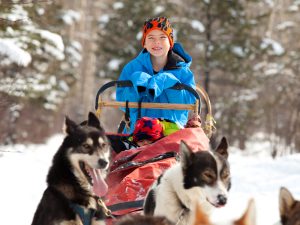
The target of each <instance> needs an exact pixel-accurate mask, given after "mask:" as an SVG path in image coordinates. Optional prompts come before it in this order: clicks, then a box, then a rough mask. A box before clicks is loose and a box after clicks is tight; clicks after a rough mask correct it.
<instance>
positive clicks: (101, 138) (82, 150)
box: [32, 113, 110, 225]
mask: <svg viewBox="0 0 300 225" xmlns="http://www.w3.org/2000/svg"><path fill="white" fill-rule="evenodd" d="M64 130H65V133H66V137H65V139H64V140H63V143H62V145H61V146H60V148H59V149H58V151H57V152H56V154H55V155H54V158H53V161H52V166H51V168H50V170H49V172H48V176H47V184H48V187H47V189H46V190H45V192H44V194H43V197H42V199H41V201H40V203H39V205H38V207H37V209H36V212H35V214H34V218H33V221H32V225H71V224H72V225H82V224H91V225H100V224H105V223H104V219H105V210H104V208H103V207H102V206H101V204H98V200H99V196H103V195H104V194H105V193H106V192H107V184H106V183H105V181H104V178H105V177H106V174H107V170H108V167H109V160H110V147H109V143H108V140H107V138H106V136H105V133H104V130H103V129H102V127H101V126H100V122H99V120H98V118H97V117H96V116H95V115H94V114H93V113H89V117H88V120H87V121H86V123H85V124H80V125H77V124H76V123H75V122H73V121H72V120H70V119H69V118H68V117H66V119H65V124H64Z"/></svg>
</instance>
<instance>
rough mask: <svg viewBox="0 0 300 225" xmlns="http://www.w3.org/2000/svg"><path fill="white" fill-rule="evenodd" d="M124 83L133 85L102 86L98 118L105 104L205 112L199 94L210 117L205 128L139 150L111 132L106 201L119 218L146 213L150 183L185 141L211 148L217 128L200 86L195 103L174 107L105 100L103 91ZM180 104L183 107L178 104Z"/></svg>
mask: <svg viewBox="0 0 300 225" xmlns="http://www.w3.org/2000/svg"><path fill="white" fill-rule="evenodd" d="M122 85H123V86H124V85H130V82H128V81H112V82H110V83H108V84H105V85H104V86H102V87H101V88H100V89H99V91H98V93H97V97H96V105H95V108H96V114H97V115H98V117H100V112H101V108H102V107H115V108H119V107H125V106H126V107H129V108H130V107H132V108H134V107H149V108H160V107H163V108H164V109H166V108H167V107H173V109H174V107H175V109H177V108H178V109H180V110H182V109H188V110H194V112H196V113H198V114H199V115H201V112H200V109H201V107H200V106H201V104H200V95H199V93H200V94H201V96H202V97H204V99H205V102H206V106H207V111H208V113H207V115H206V120H205V122H204V123H203V124H204V127H203V129H202V128H185V129H181V130H178V131H176V132H175V133H172V134H170V135H168V136H166V137H164V138H162V139H160V140H158V141H156V142H155V143H152V144H150V145H146V146H143V147H139V148H136V149H130V150H124V149H117V148H119V146H120V145H119V144H118V142H119V141H121V137H122V136H124V134H107V136H108V138H109V139H110V140H111V143H112V147H113V150H114V152H113V159H112V165H111V169H110V173H109V174H108V177H107V180H106V181H107V184H108V193H107V194H106V196H105V204H106V206H107V207H108V209H110V211H111V213H112V215H113V217H114V218H116V219H118V218H119V217H121V216H124V215H127V214H133V213H141V212H142V210H143V202H144V199H145V197H146V194H147V192H148V189H149V188H150V186H151V185H152V184H153V182H154V181H155V180H156V179H157V178H158V177H159V176H160V175H161V174H162V173H163V172H164V171H165V170H166V169H168V168H170V167H171V166H172V165H173V164H175V163H176V161H177V158H178V154H179V145H180V142H181V140H184V141H185V142H186V143H188V145H189V147H190V148H192V149H193V150H194V151H203V150H208V149H209V138H210V136H211V134H212V132H213V129H214V120H213V117H212V116H211V115H212V114H211V107H210V101H209V98H208V96H207V94H206V92H204V90H203V89H199V88H197V91H194V92H195V93H196V95H195V96H196V98H197V102H196V103H195V105H186V104H170V105H171V106H168V104H167V103H163V104H161V105H163V106H160V103H145V104H142V105H141V104H137V103H136V102H129V103H128V102H127V103H124V102H108V101H102V100H101V98H100V94H102V92H103V91H104V90H106V89H107V88H109V87H113V86H121V87H123V86H122ZM131 85H132V84H131ZM183 86H184V85H183ZM125 87H126V86H125ZM177 88H178V87H177ZM190 89H191V88H190V87H188V89H187V90H190ZM192 90H194V89H192ZM125 104H126V105H125ZM149 104H150V105H149ZM176 105H180V106H179V107H178V106H176ZM176 107H177V108H176ZM184 107H185V108H184ZM113 223H114V220H111V219H108V220H107V224H113Z"/></svg>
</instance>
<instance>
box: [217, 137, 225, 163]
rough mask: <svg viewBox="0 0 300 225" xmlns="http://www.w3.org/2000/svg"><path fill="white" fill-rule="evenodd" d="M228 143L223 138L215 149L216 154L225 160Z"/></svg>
mask: <svg viewBox="0 0 300 225" xmlns="http://www.w3.org/2000/svg"><path fill="white" fill-rule="evenodd" d="M227 149H228V142H227V139H226V138H225V137H223V138H222V140H221V142H220V144H219V146H218V147H217V149H216V152H217V153H219V154H220V155H222V156H223V157H224V158H225V159H227V158H228V151H227Z"/></svg>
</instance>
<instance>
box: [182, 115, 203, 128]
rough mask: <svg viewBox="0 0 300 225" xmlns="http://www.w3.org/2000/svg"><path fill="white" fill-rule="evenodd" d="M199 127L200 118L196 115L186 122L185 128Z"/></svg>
mask: <svg viewBox="0 0 300 225" xmlns="http://www.w3.org/2000/svg"><path fill="white" fill-rule="evenodd" d="M196 127H201V118H200V116H199V115H197V114H193V115H192V117H191V118H190V119H189V120H188V121H187V123H186V125H185V128H196Z"/></svg>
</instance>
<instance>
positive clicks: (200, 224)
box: [193, 199, 256, 225]
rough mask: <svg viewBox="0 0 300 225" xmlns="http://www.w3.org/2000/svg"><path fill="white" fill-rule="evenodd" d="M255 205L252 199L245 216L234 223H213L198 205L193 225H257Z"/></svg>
mask: <svg viewBox="0 0 300 225" xmlns="http://www.w3.org/2000/svg"><path fill="white" fill-rule="evenodd" d="M255 214H256V213H255V203H254V200H253V199H250V200H249V202H248V206H247V208H246V210H245V212H244V214H243V215H242V216H241V217H240V218H239V219H237V220H235V221H232V222H224V223H223V222H220V223H212V222H211V221H210V219H209V217H208V215H207V214H205V213H204V212H203V210H202V208H201V206H199V205H196V210H195V215H194V222H193V225H222V224H224V225H225V224H226V225H256V215H255Z"/></svg>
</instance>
